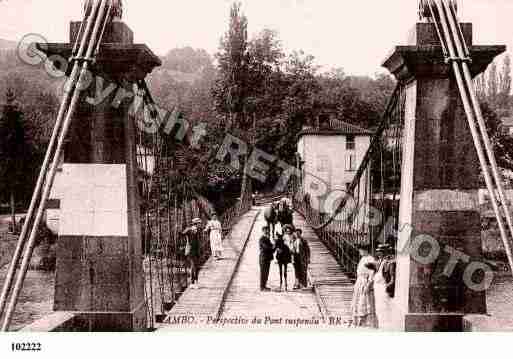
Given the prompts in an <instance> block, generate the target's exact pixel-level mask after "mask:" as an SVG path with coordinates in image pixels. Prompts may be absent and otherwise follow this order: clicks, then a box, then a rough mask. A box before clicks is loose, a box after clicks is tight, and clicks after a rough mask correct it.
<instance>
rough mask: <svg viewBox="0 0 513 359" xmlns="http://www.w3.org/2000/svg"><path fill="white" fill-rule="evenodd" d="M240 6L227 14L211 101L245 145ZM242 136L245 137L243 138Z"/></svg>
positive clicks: (245, 61) (245, 62) (245, 71)
mask: <svg viewBox="0 0 513 359" xmlns="http://www.w3.org/2000/svg"><path fill="white" fill-rule="evenodd" d="M241 6H242V5H241V3H240V2H237V3H233V4H232V7H231V10H230V24H229V29H228V31H227V32H226V34H225V35H224V37H223V38H222V39H221V46H220V51H219V52H218V54H217V60H218V63H219V66H218V67H219V71H218V80H217V81H216V86H215V88H214V98H215V100H216V101H215V103H216V108H217V110H218V112H220V113H223V114H225V115H227V116H228V128H230V129H232V127H234V129H235V130H237V131H238V132H239V135H242V137H243V140H245V141H246V142H249V139H250V138H248V136H247V131H248V130H250V128H251V127H252V124H253V119H252V118H251V117H250V116H248V115H247V100H248V89H249V88H250V81H249V53H248V20H247V18H246V16H245V15H244V14H243V13H242V10H241ZM244 135H246V136H244ZM245 157H246V158H244V161H243V163H244V174H243V180H242V186H241V196H242V194H243V193H246V186H247V180H248V179H247V168H246V167H247V160H246V159H247V154H246V156H245Z"/></svg>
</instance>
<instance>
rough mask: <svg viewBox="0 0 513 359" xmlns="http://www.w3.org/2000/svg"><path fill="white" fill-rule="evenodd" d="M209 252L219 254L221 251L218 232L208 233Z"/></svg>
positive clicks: (221, 244)
mask: <svg viewBox="0 0 513 359" xmlns="http://www.w3.org/2000/svg"><path fill="white" fill-rule="evenodd" d="M210 250H211V251H212V253H214V252H218V251H219V252H221V251H222V250H223V241H222V238H221V233H219V232H218V231H215V232H212V233H210Z"/></svg>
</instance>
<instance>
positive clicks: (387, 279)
mask: <svg viewBox="0 0 513 359" xmlns="http://www.w3.org/2000/svg"><path fill="white" fill-rule="evenodd" d="M393 252H394V251H393V248H392V246H391V245H390V244H388V243H384V244H380V245H379V246H378V248H377V250H376V253H377V255H378V258H379V262H378V269H377V272H376V275H375V277H374V297H375V301H376V316H377V319H378V325H379V328H380V329H392V324H393V320H392V319H393V316H394V307H393V301H392V298H393V297H394V291H395V258H394V255H393Z"/></svg>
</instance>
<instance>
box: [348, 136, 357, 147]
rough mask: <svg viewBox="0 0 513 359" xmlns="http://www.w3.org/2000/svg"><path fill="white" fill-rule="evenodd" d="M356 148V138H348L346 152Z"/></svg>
mask: <svg viewBox="0 0 513 359" xmlns="http://www.w3.org/2000/svg"><path fill="white" fill-rule="evenodd" d="M355 148H356V145H355V139H354V136H351V135H348V136H347V137H346V150H354V149H355Z"/></svg>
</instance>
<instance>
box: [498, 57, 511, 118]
mask: <svg viewBox="0 0 513 359" xmlns="http://www.w3.org/2000/svg"><path fill="white" fill-rule="evenodd" d="M498 86H499V91H498V99H497V100H498V104H497V106H498V108H500V109H502V110H503V111H505V112H509V107H510V101H509V100H510V96H511V58H510V57H509V55H506V56H505V57H504V61H503V64H502V68H501V71H500V73H499V84H498Z"/></svg>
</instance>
